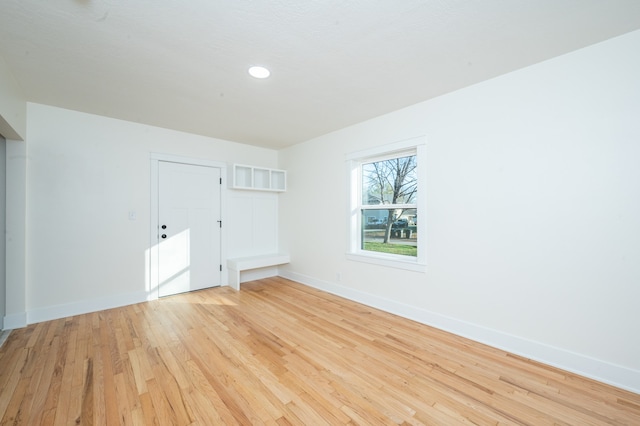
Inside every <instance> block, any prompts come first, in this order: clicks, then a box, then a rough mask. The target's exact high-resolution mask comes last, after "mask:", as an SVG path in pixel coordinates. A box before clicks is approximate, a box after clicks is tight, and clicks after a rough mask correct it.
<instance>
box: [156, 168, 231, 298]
mask: <svg viewBox="0 0 640 426" xmlns="http://www.w3.org/2000/svg"><path fill="white" fill-rule="evenodd" d="M220 186H221V185H220V169H219V168H215V167H205V166H196V165H191V164H181V163H171V162H166V161H160V162H159V163H158V218H159V227H160V229H159V233H158V243H159V244H158V262H159V263H158V277H159V283H158V284H159V288H158V295H159V296H160V297H163V296H168V295H172V294H176V293H182V292H185V291H192V290H199V289H202V288H207V287H215V286H219V285H220V281H221V278H220V275H221V272H220V265H221V264H222V259H221V253H220V236H221V232H220V220H221V216H220Z"/></svg>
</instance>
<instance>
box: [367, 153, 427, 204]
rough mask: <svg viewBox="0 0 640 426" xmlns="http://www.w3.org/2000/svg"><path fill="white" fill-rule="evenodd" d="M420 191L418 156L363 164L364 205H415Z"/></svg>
mask: <svg viewBox="0 0 640 426" xmlns="http://www.w3.org/2000/svg"><path fill="white" fill-rule="evenodd" d="M417 189H418V179H417V168H416V156H415V155H410V156H406V157H398V158H392V159H389V160H381V161H375V162H371V163H363V164H362V204H363V205H380V204H414V203H415V202H416V196H417V193H418V191H417Z"/></svg>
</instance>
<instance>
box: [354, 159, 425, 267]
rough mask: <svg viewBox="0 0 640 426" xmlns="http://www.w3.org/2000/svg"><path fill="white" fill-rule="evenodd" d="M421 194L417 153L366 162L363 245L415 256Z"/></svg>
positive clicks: (363, 198) (363, 166)
mask: <svg viewBox="0 0 640 426" xmlns="http://www.w3.org/2000/svg"><path fill="white" fill-rule="evenodd" d="M417 195H418V179H417V163H416V156H415V155H409V156H404V157H396V158H390V159H385V160H380V161H375V162H370V163H364V164H362V224H363V225H362V231H363V238H362V244H363V247H362V248H363V249H365V250H372V251H381V252H386V253H396V254H405V255H410V256H415V255H416V254H415V253H416V249H415V246H416V245H415V239H416V237H417V236H416V234H417V217H416V214H415V212H416V199H417ZM380 231H383V232H380ZM380 234H382V235H381V238H380ZM394 237H396V238H395V239H396V241H394ZM403 237H404V241H398V240H401V239H402V238H403ZM380 239H381V240H382V241H381V243H380ZM376 241H377V242H376ZM403 243H404V244H403ZM400 245H407V246H409V247H412V248H410V249H407V250H403V251H402V252H399V250H400V247H399V246H400Z"/></svg>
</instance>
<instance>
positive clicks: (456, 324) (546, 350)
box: [279, 269, 640, 394]
mask: <svg viewBox="0 0 640 426" xmlns="http://www.w3.org/2000/svg"><path fill="white" fill-rule="evenodd" d="M279 275H280V276H282V277H284V278H288V279H290V280H293V281H297V282H299V283H302V284H305V285H308V286H309V287H313V288H316V289H318V290H322V291H326V292H327V293H331V294H335V295H337V296H341V297H344V298H346V299H349V300H353V301H355V302H359V303H362V304H364V305H367V306H371V307H373V308H376V309H380V310H382V311H385V312H389V313H392V314H395V315H398V316H401V317H404V318H407V319H410V320H413V321H417V322H419V323H422V324H426V325H429V326H432V327H435V328H438V329H440V330H444V331H447V332H450V333H453V334H456V335H458V336H462V337H465V338H468V339H471V340H474V341H476V342H480V343H483V344H486V345H489V346H492V347H494V348H498V349H502V350H505V351H507V352H510V353H513V354H516V355H520V356H523V357H525V358H529V359H532V360H535V361H538V362H541V363H543V364H547V365H550V366H553V367H557V368H560V369H562V370H565V371H569V372H572V373H575V374H579V375H581V376H584V377H588V378H591V379H594V380H597V381H599V382H603V383H607V384H610V385H612V386H616V387H619V388H621V389H626V390H628V391H631V392H634V393H638V394H640V371H637V370H632V369H630V368H627V367H623V366H620V365H616V364H611V363H609V362H606V361H602V360H598V359H595V358H591V357H589V356H586V355H582V354H579V353H575V352H571V351H568V350H566V349H562V348H557V347H554V346H549V345H546V344H544V343H540V342H536V341H532V340H528V339H524V338H521V337H518V336H514V335H510V334H507V333H503V332H501V331H498V330H494V329H490V328H487V327H483V326H480V325H477V324H473V323H469V322H466V321H461V320H458V319H455V318H450V317H446V316H444V315H441V314H437V313H435V312H431V311H427V310H425V309H421V308H417V307H415V306H410V305H405V304H403V303H399V302H395V301H393V300H388V299H384V298H381V297H378V296H375V295H372V294H369V293H365V292H362V291H359V290H354V289H350V288H347V287H343V286H340V285H338V284H335V283H330V282H326V281H322V280H318V279H316V278H313V277H309V276H306V275H302V274H298V273H295V272H291V271H286V270H284V269H281V270H280V271H279Z"/></svg>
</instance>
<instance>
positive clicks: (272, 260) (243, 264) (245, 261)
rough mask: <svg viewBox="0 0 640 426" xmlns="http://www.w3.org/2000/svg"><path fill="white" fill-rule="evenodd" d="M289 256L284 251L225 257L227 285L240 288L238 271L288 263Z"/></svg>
mask: <svg viewBox="0 0 640 426" xmlns="http://www.w3.org/2000/svg"><path fill="white" fill-rule="evenodd" d="M290 261H291V257H290V256H289V255H288V254H284V253H274V254H263V255H260V256H250V257H237V258H233V259H227V268H228V269H229V285H230V286H231V287H233V288H234V289H236V290H240V272H242V271H246V270H249V269H257V268H267V267H269V266H278V265H284V264H285V263H289V262H290Z"/></svg>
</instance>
